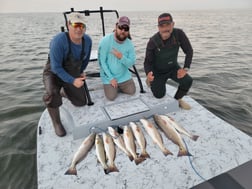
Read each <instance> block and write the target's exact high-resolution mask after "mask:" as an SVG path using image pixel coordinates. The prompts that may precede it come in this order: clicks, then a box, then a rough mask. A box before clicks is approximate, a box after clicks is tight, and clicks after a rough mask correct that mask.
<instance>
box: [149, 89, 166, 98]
mask: <svg viewBox="0 0 252 189" xmlns="http://www.w3.org/2000/svg"><path fill="white" fill-rule="evenodd" d="M152 94H153V96H154V97H156V98H163V97H164V96H165V91H162V92H161V91H154V90H152Z"/></svg>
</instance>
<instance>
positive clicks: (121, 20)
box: [117, 16, 130, 26]
mask: <svg viewBox="0 0 252 189" xmlns="http://www.w3.org/2000/svg"><path fill="white" fill-rule="evenodd" d="M117 23H118V25H119V26H123V25H127V26H130V20H129V18H128V17H127V16H122V17H120V18H119V19H118V22H117Z"/></svg>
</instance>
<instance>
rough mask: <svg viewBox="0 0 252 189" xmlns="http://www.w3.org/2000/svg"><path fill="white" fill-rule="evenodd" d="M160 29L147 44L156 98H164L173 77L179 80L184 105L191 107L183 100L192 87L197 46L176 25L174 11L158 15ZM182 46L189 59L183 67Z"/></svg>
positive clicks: (147, 62)
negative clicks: (191, 68) (179, 58)
mask: <svg viewBox="0 0 252 189" xmlns="http://www.w3.org/2000/svg"><path fill="white" fill-rule="evenodd" d="M158 30H159V31H158V32H157V33H156V34H155V35H153V36H152V37H151V38H150V40H149V42H148V44H147V48H146V56H145V61H144V69H145V73H146V75H147V80H146V81H147V84H148V85H150V87H151V91H152V93H153V95H154V96H155V97H156V98H162V97H163V96H164V95H165V93H166V87H165V85H166V82H167V80H168V79H169V78H171V79H172V80H174V81H175V82H177V83H178V84H179V87H178V90H177V92H176V94H175V96H174V98H175V99H176V100H178V102H179V106H180V107H181V108H183V109H186V110H189V109H191V107H190V105H189V104H187V103H186V102H185V101H183V100H182V98H183V96H185V95H186V94H187V92H188V91H189V89H190V87H191V85H192V81H193V79H192V78H191V77H190V76H189V75H188V71H189V68H190V65H191V62H192V56H193V49H192V46H191V44H190V41H189V39H188V38H187V36H186V35H185V33H184V32H183V31H182V30H181V29H178V28H174V22H173V18H172V16H171V14H169V13H163V14H161V15H160V16H159V17H158ZM179 47H181V48H182V50H183V52H184V53H185V62H184V66H183V68H181V67H180V66H179V64H178V62H177V59H178V51H179Z"/></svg>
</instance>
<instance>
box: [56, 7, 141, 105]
mask: <svg viewBox="0 0 252 189" xmlns="http://www.w3.org/2000/svg"><path fill="white" fill-rule="evenodd" d="M72 12H79V13H83V14H84V15H85V16H90V14H93V13H100V16H101V21H102V34H103V36H105V34H106V32H105V23H104V13H115V14H116V17H117V18H119V14H118V12H117V10H104V9H103V7H100V9H99V10H82V11H75V10H74V8H71V9H70V11H66V12H63V15H64V18H65V25H66V28H67V30H68V19H67V15H68V14H70V13H72ZM61 31H62V32H64V31H65V28H64V26H62V27H61ZM89 61H90V62H92V61H97V58H96V59H91V60H89ZM132 67H133V70H132V69H129V71H130V72H132V73H133V74H135V75H136V77H137V80H138V83H139V87H140V93H145V91H144V89H143V84H142V81H141V79H140V76H139V74H138V71H137V69H136V67H135V65H133V66H132ZM92 75H95V76H99V73H96V74H91V76H92ZM84 88H85V91H86V95H87V99H88V105H89V106H90V105H93V104H94V103H93V102H92V100H91V97H90V94H89V90H88V87H87V84H86V82H84Z"/></svg>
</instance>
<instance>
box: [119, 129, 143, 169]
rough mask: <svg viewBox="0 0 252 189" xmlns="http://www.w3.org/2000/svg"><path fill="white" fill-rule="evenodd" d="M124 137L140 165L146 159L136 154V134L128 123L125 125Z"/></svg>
mask: <svg viewBox="0 0 252 189" xmlns="http://www.w3.org/2000/svg"><path fill="white" fill-rule="evenodd" d="M123 139H124V142H125V146H126V148H127V150H128V151H129V152H130V153H131V155H132V156H133V158H134V161H135V164H136V165H138V164H139V163H141V162H143V161H144V160H145V159H144V158H141V157H138V156H137V154H136V144H135V141H134V136H133V133H132V131H131V129H130V127H129V126H127V125H125V126H124V127H123Z"/></svg>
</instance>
